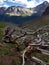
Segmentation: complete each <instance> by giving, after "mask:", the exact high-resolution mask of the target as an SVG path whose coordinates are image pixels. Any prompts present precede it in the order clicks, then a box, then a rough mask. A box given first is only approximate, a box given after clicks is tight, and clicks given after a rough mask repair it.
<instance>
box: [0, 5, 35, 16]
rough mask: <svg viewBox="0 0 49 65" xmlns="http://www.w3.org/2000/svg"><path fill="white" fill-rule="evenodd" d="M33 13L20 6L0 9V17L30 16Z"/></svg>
mask: <svg viewBox="0 0 49 65" xmlns="http://www.w3.org/2000/svg"><path fill="white" fill-rule="evenodd" d="M33 13H34V12H33V11H32V10H30V9H28V8H23V7H20V6H17V7H16V6H11V7H8V8H5V7H1V8H0V15H2V14H7V15H10V16H31V15H32V14H33Z"/></svg>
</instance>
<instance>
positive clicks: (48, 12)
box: [43, 6, 49, 15]
mask: <svg viewBox="0 0 49 65" xmlns="http://www.w3.org/2000/svg"><path fill="white" fill-rule="evenodd" d="M43 15H49V6H48V7H47V8H46V10H45V11H44V12H43Z"/></svg>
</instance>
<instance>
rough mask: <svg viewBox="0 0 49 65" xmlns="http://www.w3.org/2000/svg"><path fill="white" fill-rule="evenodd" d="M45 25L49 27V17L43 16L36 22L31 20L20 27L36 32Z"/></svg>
mask: <svg viewBox="0 0 49 65" xmlns="http://www.w3.org/2000/svg"><path fill="white" fill-rule="evenodd" d="M45 25H49V15H47V16H42V17H40V18H37V19H36V20H30V21H28V22H25V23H24V24H22V25H20V26H21V27H22V28H23V29H26V30H36V29H38V28H40V27H42V26H45Z"/></svg>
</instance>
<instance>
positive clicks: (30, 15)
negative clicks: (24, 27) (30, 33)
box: [0, 1, 49, 24]
mask: <svg viewBox="0 0 49 65" xmlns="http://www.w3.org/2000/svg"><path fill="white" fill-rule="evenodd" d="M47 7H49V3H48V2H47V1H45V2H43V3H42V4H40V5H38V6H36V7H34V8H23V7H20V6H17V7H16V6H11V7H8V8H5V7H0V21H5V22H13V23H18V24H20V23H24V22H27V21H29V20H33V19H36V18H38V17H40V16H42V14H43V13H44V12H45V11H46V9H47ZM46 12H47V11H46ZM48 12H49V11H48ZM44 14H45V13H44Z"/></svg>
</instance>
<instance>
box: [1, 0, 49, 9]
mask: <svg viewBox="0 0 49 65" xmlns="http://www.w3.org/2000/svg"><path fill="white" fill-rule="evenodd" d="M44 1H48V2H49V0H0V7H1V6H5V7H8V6H23V7H28V8H32V7H35V6H37V5H39V4H41V3H42V2H44Z"/></svg>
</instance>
